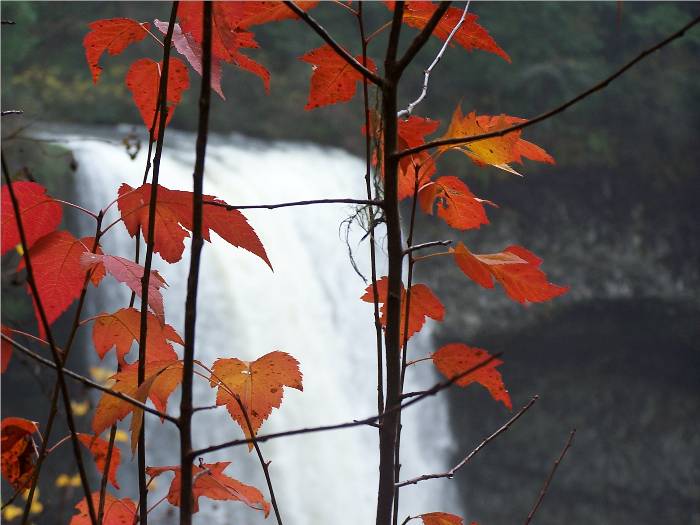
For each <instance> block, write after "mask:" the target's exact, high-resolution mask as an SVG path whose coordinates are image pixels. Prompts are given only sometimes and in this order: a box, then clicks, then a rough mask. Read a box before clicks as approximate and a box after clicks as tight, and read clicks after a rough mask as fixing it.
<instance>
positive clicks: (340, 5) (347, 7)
mask: <svg viewBox="0 0 700 525" xmlns="http://www.w3.org/2000/svg"><path fill="white" fill-rule="evenodd" d="M333 3H334V4H335V5H337V6H338V7H342V8H343V9H345V10H346V11H350V12H351V13H352V14H353V15H355V16H357V11H355V10H354V9H353V8H352V7H350V6H349V5H348V4H346V3H345V2H341V1H340V0H333ZM360 5H362V4H361V3H360V4H358V8H359V6H360Z"/></svg>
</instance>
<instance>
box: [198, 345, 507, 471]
mask: <svg viewBox="0 0 700 525" xmlns="http://www.w3.org/2000/svg"><path fill="white" fill-rule="evenodd" d="M502 355H503V353H502V352H499V353H496V354H493V355H492V356H490V357H489V358H488V359H484V360H483V361H481V362H480V363H478V364H476V365H474V366H473V367H471V368H469V369H468V370H465V371H464V372H462V373H460V374H457V375H456V376H454V377H452V378H450V379H447V380H445V381H441V382H439V383H436V384H435V385H433V387H432V388H430V389H428V390H425V391H424V392H421V393H420V395H419V396H417V397H416V398H414V399H411V400H410V401H408V402H406V403H403V404H400V405H394V406H393V407H390V408H387V409H386V410H385V411H384V412H383V413H382V414H377V415H374V416H370V417H366V418H364V419H353V420H352V421H347V422H344V423H337V424H335V425H322V426H317V427H304V428H298V429H293V430H286V431H283V432H275V433H271V434H263V435H262V436H256V438H255V439H256V440H257V441H258V443H263V442H265V441H269V440H272V439H279V438H283V437H288V436H298V435H301V434H312V433H315V432H326V431H329V430H341V429H345V428H352V427H359V426H364V425H372V424H373V423H376V422H380V423H381V421H382V420H383V419H384V418H385V417H386V416H387V415H388V414H391V413H393V412H397V411H400V410H404V409H405V408H408V407H410V406H411V405H414V404H415V403H418V402H420V401H422V400H423V399H425V398H427V397H430V396H434V395H436V394H437V393H439V392H440V391H442V390H444V389H446V388H448V387H450V386H452V384H453V383H455V382H457V381H459V380H460V379H462V378H463V377H466V376H468V375H469V374H471V373H473V372H476V371H477V370H479V369H481V368H483V367H484V366H487V365H488V364H489V363H491V362H492V361H493V360H495V359H498V358H500V357H501V356H502ZM372 426H374V425H372ZM252 442H253V440H252V439H234V440H231V441H226V442H224V443H219V444H218V445H211V446H209V447H205V448H201V449H199V450H194V451H192V452H191V453H190V459H191V458H195V457H197V456H199V455H202V454H207V453H209V452H215V451H217V450H223V449H225V448H231V447H237V446H239V445H244V444H246V445H247V444H250V443H252Z"/></svg>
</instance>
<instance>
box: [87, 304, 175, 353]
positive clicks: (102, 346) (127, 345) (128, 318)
mask: <svg viewBox="0 0 700 525" xmlns="http://www.w3.org/2000/svg"><path fill="white" fill-rule="evenodd" d="M140 327H141V312H139V311H138V310H136V309H135V308H122V309H121V310H117V311H116V312H114V313H111V314H106V313H105V314H100V315H98V316H97V317H95V324H94V325H93V327H92V342H93V344H94V345H95V350H96V351H97V355H98V356H99V357H100V359H104V357H105V355H106V354H107V352H109V351H110V350H111V349H112V348H114V347H116V349H117V361H118V362H119V364H120V365H122V366H124V365H126V364H127V363H126V361H125V357H126V355H127V354H128V353H129V351H130V350H131V344H132V342H134V341H135V342H137V343H138V342H139V338H140ZM170 341H171V342H173V343H177V344H179V345H184V344H185V343H184V341H183V340H182V338H181V337H180V336H179V335H178V333H177V332H176V331H175V329H174V328H173V327H172V326H170V325H169V324H164V323H163V324H162V323H161V322H160V320H159V319H158V318H157V317H156V316H155V315H153V314H151V313H150V312H148V314H147V330H146V360H147V362H148V361H168V360H170V361H172V360H176V359H177V354H176V353H175V350H174V349H173V347H172V345H171V344H170Z"/></svg>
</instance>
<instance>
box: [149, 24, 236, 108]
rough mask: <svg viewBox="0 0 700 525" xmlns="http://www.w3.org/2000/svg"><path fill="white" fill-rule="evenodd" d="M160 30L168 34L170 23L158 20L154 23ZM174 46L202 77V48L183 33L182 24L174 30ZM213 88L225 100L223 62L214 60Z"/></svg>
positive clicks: (212, 66)
mask: <svg viewBox="0 0 700 525" xmlns="http://www.w3.org/2000/svg"><path fill="white" fill-rule="evenodd" d="M153 23H154V25H155V26H156V27H157V28H158V30H159V31H160V32H161V33H163V34H166V33H167V31H168V22H161V21H160V20H158V19H157V18H156V19H155V20H154V21H153ZM173 44H175V49H177V52H178V53H180V54H181V55H182V56H184V57H185V58H186V59H187V62H188V63H189V64H190V66H192V69H194V70H195V71H196V72H197V73H199V75H200V76H201V75H202V46H200V45H199V42H197V41H196V40H195V39H194V38H193V37H192V36H191V35H190V34H189V33H183V32H182V28H181V27H180V24H178V23H176V24H175V27H174V28H173ZM210 84H211V88H212V89H213V90H214V91H215V92H216V93H217V94H218V95H219V96H220V97H221V98H222V99H224V100H226V97H225V96H224V92H223V91H222V89H221V60H219V59H217V58H212V61H211V79H210Z"/></svg>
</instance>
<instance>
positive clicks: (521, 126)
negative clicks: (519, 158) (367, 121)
mask: <svg viewBox="0 0 700 525" xmlns="http://www.w3.org/2000/svg"><path fill="white" fill-rule="evenodd" d="M698 23H700V16H698V17H696V18H694V19H693V20H692V21H690V22H688V23H687V24H686V25H684V26H683V27H682V28H680V29H679V30H678V31H676V32H675V33H673V34H672V35H670V36H668V37H666V38H665V39H664V40H662V41H661V42H659V43H658V44H656V45H654V46H652V47H650V48H648V49H646V50H644V51H642V52H641V53H640V54H639V55H637V57H635V58H634V59H633V60H631V61H629V62H627V63H626V64H625V65H624V66H622V67H621V68H620V69H618V70H617V71H615V73H613V74H612V75H610V76H609V77H607V78H605V79H604V80H601V81H600V82H598V83H597V84H596V85H594V86H593V87H591V88H589V89H587V90H586V91H584V92H583V93H580V94H579V95H576V96H575V97H574V98H572V99H571V100H569V101H567V102H565V103H564V104H562V105H560V106H557V107H556V108H554V109H551V110H549V111H546V112H545V113H542V114H540V115H538V116H537V117H535V118H532V119H530V120H527V121H525V122H521V123H520V124H516V125H514V126H510V127H508V128H504V129H501V130H498V131H492V132H489V133H482V134H479V135H472V136H469V137H454V138H449V139H440V140H434V141H432V142H426V143H425V144H422V145H420V146H416V147H415V148H409V149H405V150H403V151H400V152H398V153H397V156H399V157H405V156H407V155H413V154H415V153H419V152H421V151H424V150H427V149H432V148H437V147H439V146H453V145H456V144H467V143H473V142H478V141H480V140H486V139H492V138H495V137H502V136H503V135H505V134H507V133H512V132H513V131H518V130H521V129H525V128H527V127H530V126H533V125H534V124H537V123H538V122H542V121H544V120H547V119H549V118H551V117H553V116H555V115H557V114H559V113H562V112H564V111H566V110H567V109H568V108H570V107H571V106H573V105H574V104H577V103H579V102H581V101H582V100H583V99H585V98H588V97H589V96H590V95H592V94H593V93H595V92H597V91H600V90H602V89H604V88H606V87H607V86H608V84H610V83H611V82H612V81H614V80H616V79H617V78H619V77H620V76H622V75H623V74H624V73H625V72H627V70H629V69H630V68H632V67H633V66H635V65H636V64H637V63H638V62H641V61H642V60H644V59H645V58H646V57H647V56H649V55H651V54H652V53H654V52H655V51H658V50H659V49H661V48H662V47H664V46H666V45H668V44H670V43H671V42H673V41H674V40H676V39H678V38H680V37H682V36H683V35H684V34H685V33H686V31H688V30H689V29H690V28H692V27H693V26H695V25H697V24H698Z"/></svg>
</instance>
